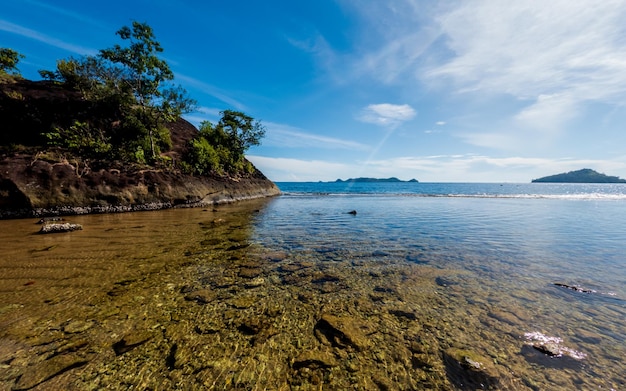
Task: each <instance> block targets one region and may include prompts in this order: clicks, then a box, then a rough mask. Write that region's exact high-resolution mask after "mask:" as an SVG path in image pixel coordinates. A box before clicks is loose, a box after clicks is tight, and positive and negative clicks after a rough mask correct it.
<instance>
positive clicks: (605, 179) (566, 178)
mask: <svg viewBox="0 0 626 391" xmlns="http://www.w3.org/2000/svg"><path fill="white" fill-rule="evenodd" d="M532 182H533V183H534V182H551V183H626V180H625V179H620V178H619V177H616V176H608V175H605V174H601V173H599V172H596V171H594V170H591V169H589V168H583V169H582V170H578V171H570V172H566V173H562V174H556V175H550V176H546V177H543V178H539V179H533V180H532Z"/></svg>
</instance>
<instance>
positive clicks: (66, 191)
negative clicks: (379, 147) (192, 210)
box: [0, 80, 280, 218]
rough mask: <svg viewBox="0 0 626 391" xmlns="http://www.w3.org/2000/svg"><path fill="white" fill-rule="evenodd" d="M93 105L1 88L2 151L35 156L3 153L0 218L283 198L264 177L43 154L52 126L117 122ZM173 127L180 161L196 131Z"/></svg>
mask: <svg viewBox="0 0 626 391" xmlns="http://www.w3.org/2000/svg"><path fill="white" fill-rule="evenodd" d="M89 105H90V102H85V101H84V100H82V99H81V97H80V96H79V95H77V94H76V93H74V92H72V91H67V90H65V89H63V88H61V87H59V86H58V85H55V84H51V83H46V82H30V81H25V80H18V81H15V82H7V83H0V145H3V146H9V145H18V144H19V145H26V146H27V148H26V150H28V151H29V152H20V153H14V152H10V150H11V148H4V149H5V150H6V151H5V152H4V153H3V154H2V155H0V218H19V217H36V216H37V217H38V216H51V215H61V214H63V215H66V214H83V213H105V212H124V211H134V210H151V209H163V208H171V207H182V206H206V205H209V204H215V203H223V202H233V201H238V200H244V199H249V198H257V197H266V196H273V195H277V194H279V193H280V191H279V190H278V188H277V187H276V185H274V183H272V182H271V181H270V180H269V179H267V178H266V177H265V176H264V175H263V174H262V173H261V172H260V171H258V170H256V171H255V172H254V173H252V174H249V175H246V176H243V177H237V178H229V177H217V176H215V177H206V176H191V175H185V174H182V173H181V172H180V171H178V170H171V169H140V168H138V167H136V166H131V165H124V164H122V163H119V162H106V163H105V162H94V161H79V160H73V159H71V158H70V160H69V161H68V160H65V159H63V158H62V157H60V156H62V155H59V154H55V153H54V151H43V150H42V149H41V148H38V147H37V145H42V143H43V140H40V139H39V138H38V137H40V134H41V133H42V131H45V130H46V129H49V127H50V124H57V125H58V124H61V125H63V124H64V122H63V121H64V120H66V119H67V118H81V119H85V118H89V115H90V113H93V112H94V110H95V111H97V112H98V113H99V114H100V115H102V113H106V115H104V117H103V118H104V119H105V120H109V121H112V120H115V119H116V118H115V115H114V114H110V113H108V111H106V110H105V108H102V107H89ZM109 114H110V115H109ZM68 123H69V122H68ZM66 125H67V124H66ZM167 127H168V128H169V130H170V135H171V140H172V145H173V148H172V149H171V150H170V151H169V152H167V153H164V155H166V156H168V157H169V158H170V159H171V160H172V161H179V160H180V158H181V156H182V155H183V154H184V153H185V148H186V146H187V144H188V141H189V140H190V139H191V138H192V137H194V135H195V134H196V133H197V129H196V128H195V127H194V126H193V125H192V124H190V123H189V122H187V121H185V120H183V119H179V120H178V121H176V122H174V123H170V124H168V125H167ZM30 151H33V152H32V153H31V152H30ZM36 151H39V152H36Z"/></svg>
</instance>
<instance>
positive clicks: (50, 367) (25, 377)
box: [13, 354, 87, 390]
mask: <svg viewBox="0 0 626 391" xmlns="http://www.w3.org/2000/svg"><path fill="white" fill-rule="evenodd" d="M85 364H87V360H85V359H84V358H82V357H79V356H76V355H72V354H63V355H59V356H54V357H52V358H50V359H48V360H44V361H42V362H40V363H38V364H36V365H34V366H31V367H28V368H27V369H26V370H25V371H24V373H23V374H22V376H21V377H20V379H19V380H18V381H17V383H16V384H15V386H14V387H13V390H29V389H31V388H33V387H35V386H37V385H39V384H41V383H43V382H45V381H47V380H50V379H52V378H53V377H55V376H58V375H60V374H62V373H64V372H67V371H69V370H70V369H73V368H78V367H81V366H83V365H85Z"/></svg>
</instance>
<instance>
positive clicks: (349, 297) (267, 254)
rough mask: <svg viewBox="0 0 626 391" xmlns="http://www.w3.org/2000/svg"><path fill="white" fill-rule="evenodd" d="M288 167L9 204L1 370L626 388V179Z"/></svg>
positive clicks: (1, 287)
mask: <svg viewBox="0 0 626 391" xmlns="http://www.w3.org/2000/svg"><path fill="white" fill-rule="evenodd" d="M278 186H279V187H280V189H281V190H282V195H281V196H278V197H273V198H268V199H257V200H251V201H247V202H240V203H235V204H231V205H219V206H216V207H213V208H205V209H202V208H192V209H171V210H162V211H152V212H138V213H122V214H108V215H84V216H67V217H66V220H67V221H69V222H74V223H78V224H81V225H83V227H84V229H83V230H80V231H74V232H71V233H66V234H55V235H38V234H37V231H38V230H39V228H40V226H39V225H37V224H35V222H36V221H33V220H31V219H23V220H3V221H0V243H1V244H2V245H1V246H2V247H1V249H2V251H1V252H0V282H1V283H0V362H1V365H0V389H34V390H39V389H41V390H44V389H45V390H47V389H80V390H82V389H111V390H118V389H119V390H126V389H131V388H132V389H215V390H220V389H225V390H233V389H245V390H319V389H322V390H336V389H354V390H385V389H386V390H421V389H432V390H475V389H492V390H572V389H583V390H621V389H626V359H625V358H624V357H626V342H625V341H626V267H625V266H626V185H622V184H616V185H611V184H606V185H595V184H593V185H586V184H580V185H574V184H461V183H452V184H447V183H446V184H436V183H432V184H431V183H352V184H350V183H278ZM352 211H354V212H356V213H349V212H352Z"/></svg>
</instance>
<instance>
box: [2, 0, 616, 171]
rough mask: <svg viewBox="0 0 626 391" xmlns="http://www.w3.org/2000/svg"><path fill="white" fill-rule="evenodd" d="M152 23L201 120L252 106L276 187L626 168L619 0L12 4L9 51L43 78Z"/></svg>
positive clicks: (5, 20)
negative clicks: (60, 63)
mask: <svg viewBox="0 0 626 391" xmlns="http://www.w3.org/2000/svg"><path fill="white" fill-rule="evenodd" d="M135 20H136V21H139V22H145V23H148V24H149V25H150V26H151V27H152V28H153V30H154V33H155V36H156V39H157V40H158V41H159V42H160V43H161V45H162V47H163V48H164V52H163V53H162V58H163V59H164V60H165V61H167V63H168V64H169V65H170V67H171V69H172V70H173V71H174V74H175V80H174V82H175V83H176V84H179V85H181V86H182V87H184V88H185V89H186V90H187V91H188V92H189V95H190V96H191V97H192V98H194V99H196V100H197V101H198V109H197V111H195V112H193V113H189V114H188V115H186V116H185V118H187V119H188V120H189V121H190V122H192V123H194V124H196V125H198V124H200V123H201V122H202V121H211V122H213V123H215V122H217V121H218V120H219V118H220V114H219V113H220V111H221V110H226V109H233V110H238V111H242V112H244V113H246V114H248V115H250V116H252V117H254V118H255V119H258V120H260V121H261V123H262V124H263V125H264V126H265V128H266V135H265V137H264V139H263V140H262V144H261V145H260V146H254V147H252V148H250V149H249V150H248V151H247V154H246V156H247V157H248V159H249V160H250V161H252V162H253V163H254V164H255V165H256V166H257V167H258V168H259V169H260V170H261V171H262V172H263V173H264V174H265V175H266V176H267V177H268V178H269V179H271V180H273V181H276V182H285V181H334V180H336V179H338V178H341V179H347V178H355V177H376V178H388V177H397V178H400V179H403V180H409V179H413V178H415V179H417V180H419V181H420V182H518V183H525V182H530V181H531V180H532V179H535V178H540V177H543V176H547V175H553V174H558V173H562V172H568V171H573V170H578V169H582V168H591V169H594V170H596V171H598V172H601V173H605V174H607V175H614V176H619V177H622V178H626V131H625V124H626V110H625V104H626V23H624V20H626V1H623V0H603V1H597V0H576V1H571V0H550V1H545V0H538V1H535V0H518V1H501V0H441V1H430V0H386V1H379V0H314V1H313V0H311V1H305V0H302V1H293V0H264V1H257V0H229V1H218V0H206V1H205V0H176V1H169V0H167V1H166V0H124V1H121V0H108V1H106V2H102V1H84V0H79V1H75V0H4V1H3V5H2V12H1V13H0V47H8V48H12V49H14V50H17V51H18V52H20V53H22V54H23V55H25V58H24V59H22V61H21V62H20V64H19V70H20V71H21V73H22V75H23V76H24V77H26V78H28V79H33V80H39V79H41V78H40V76H39V74H38V70H41V69H47V70H54V69H55V66H56V61H57V60H59V59H67V58H69V57H81V56H84V55H94V54H97V53H98V51H99V50H100V49H106V48H109V47H112V46H113V45H115V44H118V43H119V44H122V43H123V42H122V41H121V40H120V39H119V37H118V36H117V35H115V32H116V31H117V30H118V29H119V28H121V27H122V26H130V25H132V22H133V21H135Z"/></svg>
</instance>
